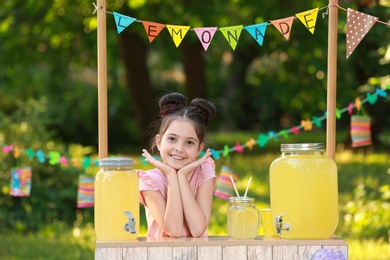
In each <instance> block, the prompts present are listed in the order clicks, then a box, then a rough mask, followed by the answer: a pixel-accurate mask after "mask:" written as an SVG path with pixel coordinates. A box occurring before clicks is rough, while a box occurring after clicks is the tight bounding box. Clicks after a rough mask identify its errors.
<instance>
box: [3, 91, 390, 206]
mask: <svg viewBox="0 0 390 260" xmlns="http://www.w3.org/2000/svg"><path fill="white" fill-rule="evenodd" d="M386 90H390V84H388V85H387V87H386ZM386 90H382V89H379V88H377V89H376V90H375V92H374V93H370V92H367V93H366V98H364V99H363V100H361V99H360V98H359V97H357V98H356V99H355V102H351V103H350V104H349V105H348V106H347V107H345V108H343V109H340V110H339V109H336V118H337V119H340V118H341V114H343V113H345V112H348V114H349V115H351V128H350V131H351V141H352V147H359V146H366V145H370V144H371V129H370V127H371V118H370V117H369V116H368V115H367V114H366V113H365V112H364V109H363V106H362V105H363V104H364V103H367V102H368V103H369V104H371V105H373V104H375V102H376V101H377V100H378V97H383V98H384V97H387V92H386ZM355 108H356V109H357V111H358V112H360V111H363V114H362V115H360V114H355V115H353V111H354V109H355ZM325 119H326V112H325V114H324V115H323V116H322V117H318V118H317V117H313V118H312V120H310V119H305V120H301V124H300V125H297V126H293V127H291V128H290V129H285V130H281V131H279V132H277V133H275V132H274V131H269V132H268V134H263V133H260V134H259V136H258V139H257V140H255V139H254V138H251V139H249V140H248V141H247V142H246V143H245V144H244V145H241V144H240V143H239V142H238V141H237V142H236V144H235V145H234V146H232V147H229V146H228V145H225V146H224V149H223V150H215V149H211V153H212V156H213V158H214V159H216V160H218V159H220V158H221V155H222V156H223V157H227V156H228V155H229V153H231V152H239V153H243V152H244V149H245V148H248V149H249V150H252V149H253V147H254V146H255V145H259V146H260V147H264V146H265V145H266V144H267V143H268V140H270V139H274V140H275V141H276V142H277V141H278V137H280V136H283V137H285V138H288V135H289V134H290V133H293V134H299V133H300V130H302V129H303V130H304V131H310V130H312V129H313V126H316V127H321V125H322V121H323V120H325ZM2 151H3V152H5V153H11V152H13V154H14V156H15V158H18V157H19V156H20V155H21V154H23V153H25V154H27V156H28V158H29V159H30V160H32V159H33V158H34V157H36V159H37V160H38V161H39V162H40V163H44V162H46V161H48V162H49V164H51V165H55V164H61V165H62V166H68V165H69V161H71V162H72V165H73V166H74V167H77V168H81V167H82V168H84V169H86V168H88V167H89V166H90V165H91V164H95V165H96V166H97V165H98V160H94V161H93V162H92V160H91V158H90V157H89V156H86V157H84V159H83V160H82V161H79V160H78V159H77V158H72V159H70V160H69V159H67V158H66V157H64V156H61V155H60V153H59V152H57V151H51V152H49V154H48V156H46V155H45V154H44V152H43V151H42V150H41V149H39V150H37V151H36V152H34V151H33V150H32V149H31V148H27V149H26V150H25V151H23V150H21V149H20V148H18V147H14V146H13V145H6V146H3V147H2ZM143 163H145V164H146V163H147V162H146V161H145V159H143ZM231 177H232V179H233V181H234V182H236V181H237V180H238V174H237V173H236V172H234V171H233V170H232V169H230V168H228V167H227V166H222V168H221V171H220V174H219V176H218V179H217V184H216V190H215V192H214V195H215V196H217V197H220V198H222V199H225V200H227V199H228V198H229V197H231V196H233V195H234V190H233V186H232V181H231V180H230V179H229V178H231ZM31 179H32V170H31V167H30V166H23V167H18V168H12V169H11V184H10V192H9V194H10V195H11V196H15V197H27V196H30V191H31ZM93 206H94V176H91V175H88V174H80V176H79V183H78V190H77V207H78V208H88V207H93Z"/></svg>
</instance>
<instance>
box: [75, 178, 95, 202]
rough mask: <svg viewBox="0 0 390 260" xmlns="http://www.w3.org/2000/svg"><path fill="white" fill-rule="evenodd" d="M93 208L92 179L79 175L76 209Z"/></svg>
mask: <svg viewBox="0 0 390 260" xmlns="http://www.w3.org/2000/svg"><path fill="white" fill-rule="evenodd" d="M93 206H94V177H93V176H90V175H86V174H81V175H80V177H79V186H78V189H77V208H90V207H93Z"/></svg>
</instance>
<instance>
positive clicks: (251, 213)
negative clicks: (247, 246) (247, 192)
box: [228, 197, 260, 239]
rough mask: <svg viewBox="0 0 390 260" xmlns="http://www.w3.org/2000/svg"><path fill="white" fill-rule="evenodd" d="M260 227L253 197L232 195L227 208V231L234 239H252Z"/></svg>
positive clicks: (258, 214)
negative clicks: (230, 204) (231, 203)
mask: <svg viewBox="0 0 390 260" xmlns="http://www.w3.org/2000/svg"><path fill="white" fill-rule="evenodd" d="M259 227H260V213H259V210H258V209H257V208H256V206H255V199H254V198H249V197H234V198H233V205H232V206H230V207H229V208H228V231H229V232H230V234H229V235H230V236H232V237H233V238H234V239H254V238H256V237H257V234H258V231H259Z"/></svg>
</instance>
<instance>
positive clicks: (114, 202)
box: [94, 157, 140, 241]
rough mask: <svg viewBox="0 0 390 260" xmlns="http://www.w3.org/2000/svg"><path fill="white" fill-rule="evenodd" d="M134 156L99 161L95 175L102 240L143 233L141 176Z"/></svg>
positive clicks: (98, 236)
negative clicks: (141, 230) (140, 197)
mask: <svg viewBox="0 0 390 260" xmlns="http://www.w3.org/2000/svg"><path fill="white" fill-rule="evenodd" d="M133 165H134V163H133V160H132V159H130V158H120V157H109V158H103V159H100V160H99V172H98V173H97V175H96V176H95V182H94V189H95V195H94V196H95V233H96V240H99V241H126V240H135V239H137V237H138V234H139V221H140V220H139V191H138V190H139V189H138V185H139V184H138V176H137V174H136V173H135V171H134V170H133Z"/></svg>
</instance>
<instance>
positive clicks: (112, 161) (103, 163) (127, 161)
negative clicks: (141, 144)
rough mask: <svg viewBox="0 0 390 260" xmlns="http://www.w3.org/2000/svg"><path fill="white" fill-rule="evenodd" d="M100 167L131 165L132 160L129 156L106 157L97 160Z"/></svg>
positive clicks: (132, 164)
mask: <svg viewBox="0 0 390 260" xmlns="http://www.w3.org/2000/svg"><path fill="white" fill-rule="evenodd" d="M99 166H100V167H126V166H127V167H129V166H130V167H133V166H134V161H133V159H131V158H124V157H108V158H102V159H100V160H99Z"/></svg>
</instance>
